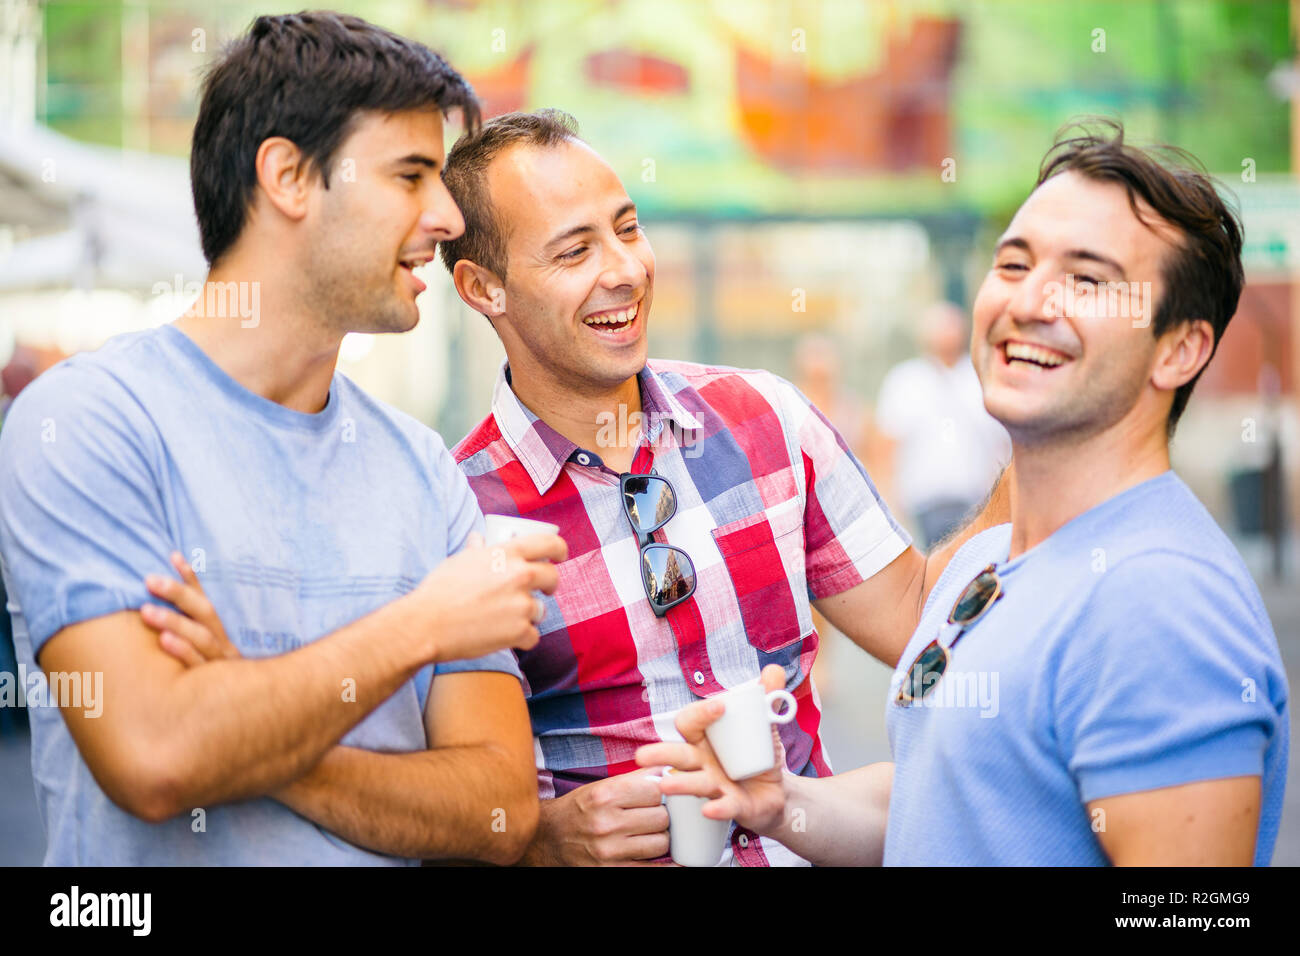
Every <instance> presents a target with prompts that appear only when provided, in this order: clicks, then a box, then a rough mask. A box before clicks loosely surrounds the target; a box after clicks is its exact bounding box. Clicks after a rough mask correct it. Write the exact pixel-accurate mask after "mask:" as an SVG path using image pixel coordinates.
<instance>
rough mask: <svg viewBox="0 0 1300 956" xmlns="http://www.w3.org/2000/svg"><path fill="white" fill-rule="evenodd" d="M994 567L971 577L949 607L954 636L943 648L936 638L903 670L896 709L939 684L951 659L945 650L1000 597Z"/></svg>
mask: <svg viewBox="0 0 1300 956" xmlns="http://www.w3.org/2000/svg"><path fill="white" fill-rule="evenodd" d="M996 567H997V565H994V564H990V565H989V566H988V567H987V568H985V569H984V570H983V571H981V572H980V573H979V574H977V575H975V580H973V581H971V583H970V584H968V585H966V589H965V590H964V591H962V592H961V597H959V598H957V603H956V604H954V605H953V606H952V612H951V613H950V614H949V615H948V623H949V624H955V625H958V630H957V633H956V634H955V635H954V636H953V638H952V640H951V641H949V642H948V643H947V644H946V645H945V644H943V643H942V642H941V641H940V640H939V638H938V637H936V638H935V639H934V640H933V641H931V642H930V643H929V644H927V645H925V648H924V649H923V650H922V651H921V653H920V654H918V655H917V656H916V660H914V661H913V662H912V666H911V667H909V668H908V669H907V677H905V678H903V686H902V687H900V688H899V689H898V696H897V697H895V698H894V703H895V704H897V705H898V706H899V707H906V706H907V705H908V704H911V703H913V702H914V701H918V700H920V699H921V698H923V697H925V695H926V694H928V693H930V691H932V690H933V689H934V685H935V684H937V683H939V678H941V677H942V676H943V673H944V671H946V670H947V669H948V664H949V662H950V661H951V660H952V654H951V653H950V652H949V648H951V647H952V646H953V645H954V644H956V643H957V639H958V638H960V637H961V636H962V634H963V633H965V631H966V628H968V627H970V626H971V625H972V624H974V623H975V622H976V621H978V620H979V619H980V618H982V617H983V616H984V614H985V613H986V612H987V611H988V609H989V608H991V607H992V606H993V602H994V601H996V600H997V599H998V598H1000V597H1002V579H1001V578H999V577H998V573H997V571H996V570H994V569H995V568H996ZM941 636H942V635H941Z"/></svg>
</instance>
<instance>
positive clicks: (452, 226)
mask: <svg viewBox="0 0 1300 956" xmlns="http://www.w3.org/2000/svg"><path fill="white" fill-rule="evenodd" d="M419 225H420V229H421V230H422V231H424V232H427V233H428V234H429V235H430V236H431V237H432V238H433V239H434V240H435V241H436V242H450V241H451V240H452V239H456V238H458V237H459V236H461V235H462V234H463V233H464V232H465V217H464V216H462V215H461V212H460V207H459V206H457V205H456V200H454V199H452V198H451V193H449V192H448V191H447V187H446V186H442V185H441V184H440V185H439V188H437V189H435V190H434V191H433V195H432V196H431V197H430V199H429V201H428V202H427V203H426V204H425V208H424V212H422V213H421V214H420V223H419Z"/></svg>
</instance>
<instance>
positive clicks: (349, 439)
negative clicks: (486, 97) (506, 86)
mask: <svg viewBox="0 0 1300 956" xmlns="http://www.w3.org/2000/svg"><path fill="white" fill-rule="evenodd" d="M452 109H459V110H460V111H461V112H462V113H463V114H464V116H465V119H466V121H467V123H468V124H469V125H470V126H471V127H472V126H473V125H474V123H475V121H476V118H477V106H476V104H475V101H474V97H473V93H472V91H471V90H470V88H469V87H468V85H466V83H465V81H464V80H463V79H461V77H460V76H459V75H458V74H457V73H456V72H455V71H453V70H452V69H451V68H450V67H449V66H448V65H447V64H446V63H445V62H443V60H442V59H441V58H439V57H438V56H437V55H435V54H434V53H432V52H430V51H429V50H427V49H425V48H424V47H423V46H420V45H419V44H416V43H413V42H411V41H408V40H404V39H402V38H401V37H398V36H395V35H393V34H391V33H389V32H387V31H384V30H381V29H379V28H377V27H374V26H371V25H370V24H367V23H365V22H364V21H361V20H358V19H356V18H353V17H345V16H338V15H335V14H331V13H304V14H298V15H293V16H278V17H259V18H258V19H257V20H256V21H255V22H254V23H253V26H252V28H251V30H250V31H249V32H248V34H247V35H245V36H244V37H242V38H240V39H239V40H238V41H237V42H236V43H235V44H234V45H233V46H232V47H231V48H230V49H229V50H228V51H227V52H226V54H225V56H224V57H223V58H222V59H221V60H220V62H218V63H217V64H216V66H215V67H214V68H213V70H212V71H211V73H210V74H209V75H208V77H207V81H206V83H205V86H204V94H203V101H202V104H201V106H200V110H199V119H198V123H197V125H196V128H195V135H194V151H193V170H194V197H195V207H196V210H197V213H198V220H199V227H200V231H201V233H202V238H203V246H204V250H205V252H206V254H207V256H208V258H209V260H210V263H211V271H210V273H209V275H208V279H207V283H206V284H205V286H204V289H203V291H202V292H201V293H200V296H199V300H198V302H196V303H195V305H194V307H193V309H191V311H190V312H188V313H187V314H186V315H185V316H184V317H182V318H181V319H180V320H178V321H177V322H175V323H174V324H171V325H165V326H162V327H160V328H157V329H153V330H150V331H146V332H142V333H137V334H132V335H125V336H121V337H118V338H116V339H114V340H112V341H111V342H110V343H108V344H107V345H105V346H104V347H103V348H102V349H100V350H99V351H97V352H95V353H92V354H87V355H79V356H75V357H73V358H72V359H69V360H68V361H66V362H64V363H62V364H60V365H58V366H56V367H55V368H53V369H51V370H50V371H49V372H47V373H46V374H45V375H43V376H42V377H41V378H40V379H38V380H37V381H36V382H35V383H34V384H33V385H32V386H31V387H29V388H28V389H26V390H25V391H24V393H23V394H22V395H21V396H20V397H19V398H18V400H17V401H16V402H15V403H14V406H13V408H12V410H11V411H10V413H9V416H8V418H7V420H6V422H5V428H4V432H3V435H2V436H0V498H2V499H3V502H4V507H3V509H2V511H0V555H2V556H3V565H4V577H5V583H6V586H7V588H8V591H9V595H10V599H11V601H12V602H14V604H15V605H16V606H17V609H16V610H15V612H14V626H15V636H16V641H17V646H18V650H19V654H20V656H21V658H22V659H23V661H24V662H25V664H26V665H27V667H28V668H30V669H31V671H32V672H33V673H39V671H40V670H43V671H45V672H48V675H49V685H50V690H49V693H50V695H51V696H55V694H54V692H55V688H56V687H58V688H59V689H60V690H67V689H68V688H69V687H71V686H73V683H72V682H70V681H69V680H68V679H67V678H68V677H69V675H70V676H71V677H74V678H81V680H80V681H78V682H77V683H79V684H80V690H81V691H82V692H81V693H77V694H73V695H72V697H73V698H77V699H58V700H56V701H54V702H55V703H58V704H59V707H60V712H61V713H60V712H56V711H54V710H53V709H49V708H39V707H33V708H32V709H31V719H32V735H33V766H34V771H35V777H36V785H37V794H38V798H39V800H40V803H41V810H42V814H43V818H44V821H45V825H46V830H47V833H48V837H49V849H48V852H47V855H46V862H48V863H52V864H88V865H93V864H176V863H185V864H214V863H215V864H262V863H272V864H351V863H357V864H392V863H402V862H413V861H418V860H419V859H420V858H430V857H455V858H463V857H471V858H477V859H482V860H487V861H490V862H497V863H508V862H511V861H513V860H514V859H515V858H516V857H517V856H518V855H519V854H520V853H521V852H522V850H523V849H524V847H525V845H526V844H527V842H528V840H529V838H530V836H531V834H532V832H533V829H534V827H535V824H536V818H537V796H536V786H535V777H534V772H533V767H532V741H531V735H530V733H529V726H528V714H527V711H526V709H525V706H524V698H523V693H522V691H521V688H520V684H519V677H518V671H517V668H516V666H515V663H514V658H513V656H512V654H511V653H510V649H526V648H529V647H531V646H533V644H535V642H536V641H537V637H538V632H537V628H536V623H537V622H538V621H539V620H540V612H541V605H540V602H539V601H538V600H537V599H536V598H535V597H533V593H532V592H533V591H534V590H540V591H543V592H549V591H551V590H553V589H554V587H555V584H556V570H555V568H554V566H553V565H552V563H551V562H552V561H555V560H562V559H563V557H564V553H565V552H564V543H563V541H562V540H560V539H559V538H558V537H556V536H554V535H545V536H543V535H534V536H531V537H528V538H521V539H516V540H515V541H512V542H511V543H510V544H508V545H506V546H503V547H499V548H493V549H491V552H490V553H489V550H488V549H486V548H483V547H481V546H479V545H481V540H479V539H478V531H479V529H481V527H482V523H483V519H482V514H481V512H480V511H479V509H478V507H477V505H476V504H475V502H474V498H473V495H472V494H471V492H470V490H469V487H468V484H467V483H466V481H465V479H464V477H463V476H462V475H461V474H460V472H459V471H458V470H457V469H456V466H455V464H454V462H453V461H452V459H451V456H450V455H449V453H448V451H447V449H446V447H445V446H444V444H443V442H442V440H441V438H440V437H439V436H438V435H437V434H436V433H434V432H432V431H430V430H429V429H428V428H426V427H424V426H423V425H421V424H420V423H418V422H416V421H415V420H413V419H411V418H409V417H408V416H406V415H403V414H402V413H400V412H398V411H396V410H395V409H392V408H389V407H388V406H386V405H384V404H382V403H380V402H378V401H376V400H375V399H373V398H371V397H369V396H368V395H366V394H365V393H364V392H362V391H361V390H360V389H359V388H357V386H356V385H354V384H353V383H352V382H351V381H349V380H348V379H347V378H345V377H343V376H342V375H341V374H339V373H338V372H337V371H336V370H335V363H336V360H337V356H338V349H339V343H340V341H341V340H342V338H343V336H344V334H346V333H348V332H398V331H404V330H407V329H410V328H412V327H413V326H414V325H415V324H416V322H417V320H418V312H417V309H416V305H415V297H416V295H417V294H418V293H419V292H420V291H421V289H423V284H422V283H421V282H420V280H419V279H418V278H416V277H415V275H414V273H413V269H414V268H415V267H417V266H420V265H423V264H424V263H426V262H428V261H429V260H431V259H432V258H433V255H434V249H435V245H436V243H437V242H438V241H440V240H450V239H453V238H455V237H456V236H458V235H459V234H460V232H461V230H462V228H463V225H462V221H461V217H460V213H459V212H458V211H457V209H456V205H455V203H454V202H453V201H452V199H451V197H450V195H448V193H447V191H446V189H445V187H444V186H443V184H442V180H441V178H440V176H439V171H440V167H441V165H442V161H443V126H442V121H443V116H444V114H445V113H447V112H448V111H449V110H452ZM182 555H184V556H185V557H182ZM186 557H188V559H189V560H188V561H187V560H186ZM169 560H170V561H171V563H172V564H173V566H174V567H175V569H176V571H177V572H178V573H179V574H180V576H181V577H182V578H184V580H185V582H186V583H185V585H182V584H181V583H180V582H178V581H176V580H174V579H172V578H171V577H170V576H163V575H159V574H157V572H161V571H163V570H164V569H165V568H166V566H167V562H168V561H169ZM147 577H148V580H147V581H146V578H147ZM200 577H201V578H202V585H201V586H200V583H199V580H200ZM150 593H152V594H154V595H155V596H157V597H158V598H160V599H162V600H163V601H167V602H173V607H172V608H169V607H167V606H165V605H162V604H152V603H147V602H148V598H149V594H150ZM205 595H206V596H205ZM216 616H219V617H220V619H221V620H222V621H224V622H226V624H228V625H229V637H228V639H227V637H226V632H225V631H223V630H222V629H221V628H220V626H219V625H217V626H216V629H215V630H216V633H215V634H214V633H212V632H211V631H210V630H209V631H196V630H195V627H196V625H195V623H194V621H195V620H215V618H216ZM191 618H192V619H194V620H190V619H191ZM198 665H202V666H198ZM92 678H93V680H92ZM87 685H90V686H91V687H93V688H94V693H93V696H94V700H90V699H89V698H88V696H87V695H88V693H89V691H88V688H87Z"/></svg>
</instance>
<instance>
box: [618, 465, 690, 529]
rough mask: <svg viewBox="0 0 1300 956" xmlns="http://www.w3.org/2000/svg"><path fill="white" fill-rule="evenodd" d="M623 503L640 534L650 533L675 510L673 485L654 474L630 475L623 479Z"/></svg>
mask: <svg viewBox="0 0 1300 956" xmlns="http://www.w3.org/2000/svg"><path fill="white" fill-rule="evenodd" d="M623 504H624V506H625V507H626V508H627V513H628V517H630V518H631V519H632V524H633V526H634V527H635V528H636V530H637V532H638V533H640V534H651V533H653V532H655V531H657V530H659V529H660V528H662V527H663V526H664V525H665V524H667V523H668V519H669V518H671V517H672V516H673V513H674V512H675V511H676V510H677V496H676V495H674V494H673V486H672V485H670V484H668V482H667V481H666V480H664V479H663V478H660V477H658V476H656V475H630V476H628V477H627V478H625V479H624V480H623Z"/></svg>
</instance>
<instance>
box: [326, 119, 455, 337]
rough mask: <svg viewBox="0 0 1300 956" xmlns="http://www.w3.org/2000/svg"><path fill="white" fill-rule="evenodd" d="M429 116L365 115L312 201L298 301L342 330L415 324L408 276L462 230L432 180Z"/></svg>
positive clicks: (438, 148) (435, 159) (436, 127)
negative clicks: (326, 183) (325, 184)
mask: <svg viewBox="0 0 1300 956" xmlns="http://www.w3.org/2000/svg"><path fill="white" fill-rule="evenodd" d="M443 159H444V154H443V143H442V117H441V116H440V115H439V113H438V112H437V111H436V110H420V111H409V112H403V113H395V114H387V115H385V114H379V113H367V114H363V115H362V116H361V117H360V118H359V120H358V121H357V124H356V128H355V129H354V130H353V131H352V133H351V135H349V136H348V138H347V139H346V140H344V141H343V143H342V145H341V146H340V147H339V149H338V153H337V158H336V159H335V163H334V169H333V171H332V172H331V175H330V185H329V188H328V189H325V188H324V187H323V185H319V184H318V188H316V189H315V191H314V193H313V196H312V209H311V211H310V213H309V217H308V218H309V221H311V222H313V228H312V229H311V230H310V232H309V233H308V238H307V248H306V250H305V251H306V254H305V257H304V259H303V267H302V268H303V272H304V278H305V280H306V281H305V283H304V295H306V296H308V297H309V298H310V300H311V304H312V305H313V307H314V309H315V310H316V311H317V312H319V313H320V314H321V315H323V316H326V317H327V318H328V321H330V322H331V324H333V325H334V326H336V327H337V329H338V330H339V331H343V332H405V331H407V330H409V329H411V328H414V327H415V324H416V322H418V321H419V311H418V309H417V308H416V305H415V297H416V296H417V295H419V293H420V292H422V291H424V287H425V286H424V283H423V282H421V281H420V280H419V279H418V278H416V277H415V275H414V274H413V273H412V268H411V267H412V266H416V267H418V266H419V265H422V264H424V263H426V262H428V261H429V260H430V259H432V258H433V255H434V249H435V247H436V245H437V243H438V242H441V241H445V240H449V239H453V238H455V237H456V236H459V235H460V234H461V233H462V232H463V231H464V229H465V223H464V220H463V219H462V218H461V215H460V210H459V209H457V208H456V204H455V202H454V201H453V200H452V198H451V194H450V193H448V192H447V189H446V187H445V186H444V185H443V183H442V177H441V176H440V175H439V173H440V170H441V168H442V163H443Z"/></svg>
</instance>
